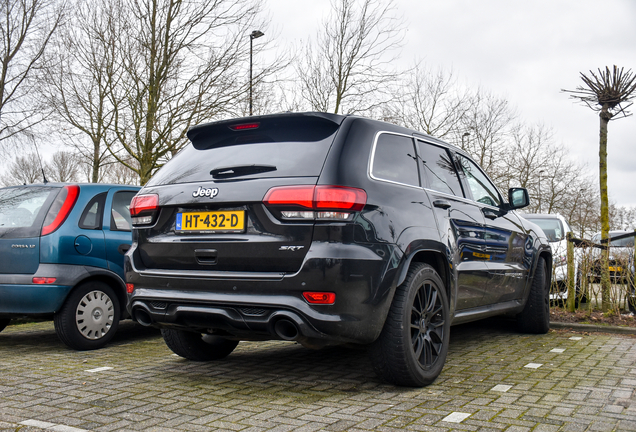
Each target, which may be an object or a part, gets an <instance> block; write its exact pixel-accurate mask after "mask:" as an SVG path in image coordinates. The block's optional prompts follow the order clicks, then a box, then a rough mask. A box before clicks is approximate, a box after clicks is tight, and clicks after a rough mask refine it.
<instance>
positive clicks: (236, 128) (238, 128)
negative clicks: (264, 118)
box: [229, 122, 261, 131]
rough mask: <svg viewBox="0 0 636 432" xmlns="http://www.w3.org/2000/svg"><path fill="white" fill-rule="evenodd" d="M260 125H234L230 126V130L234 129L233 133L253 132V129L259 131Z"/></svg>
mask: <svg viewBox="0 0 636 432" xmlns="http://www.w3.org/2000/svg"><path fill="white" fill-rule="evenodd" d="M260 125H261V124H260V123H256V122H255V123H242V124H237V125H232V126H229V128H230V129H232V130H233V131H242V130H251V129H258V127H259V126H260Z"/></svg>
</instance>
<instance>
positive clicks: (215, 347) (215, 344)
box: [161, 329, 238, 361]
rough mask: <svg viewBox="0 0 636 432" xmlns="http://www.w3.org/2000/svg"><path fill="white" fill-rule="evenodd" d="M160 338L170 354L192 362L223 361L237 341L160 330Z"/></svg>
mask: <svg viewBox="0 0 636 432" xmlns="http://www.w3.org/2000/svg"><path fill="white" fill-rule="evenodd" d="M161 336H163V340H164V341H165V342H166V345H168V348H170V349H171V350H172V352H174V353H175V354H177V355H179V356H181V357H184V358H187V359H188V360H194V361H208V360H220V359H223V358H225V357H227V356H229V355H230V354H231V353H232V351H234V348H236V346H237V345H238V341H234V340H228V339H224V338H222V337H219V336H212V335H204V334H201V333H193V332H189V331H184V330H172V329H162V330H161Z"/></svg>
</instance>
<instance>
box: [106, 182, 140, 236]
mask: <svg viewBox="0 0 636 432" xmlns="http://www.w3.org/2000/svg"><path fill="white" fill-rule="evenodd" d="M136 194H137V193H136V192H133V191H120V192H115V195H114V196H113V208H112V209H111V211H110V229H111V231H130V230H131V226H132V221H131V219H130V210H129V209H130V201H131V200H132V199H133V197H134V196H135V195H136Z"/></svg>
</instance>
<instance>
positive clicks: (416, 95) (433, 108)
mask: <svg viewBox="0 0 636 432" xmlns="http://www.w3.org/2000/svg"><path fill="white" fill-rule="evenodd" d="M400 88H401V89H402V90H401V91H400V92H397V94H396V96H395V97H394V99H393V100H392V101H391V102H390V103H389V104H388V106H389V108H388V109H386V110H385V111H384V114H383V115H382V117H383V118H384V119H386V120H388V121H393V122H396V123H399V124H402V125H404V126H406V127H408V128H411V129H416V130H418V131H421V132H424V133H426V134H429V135H431V136H434V137H437V138H446V139H449V138H451V139H454V138H455V137H456V136H458V135H459V134H460V131H461V132H464V131H463V130H462V128H461V126H462V120H463V119H464V117H465V116H466V115H467V114H468V112H469V110H470V108H471V105H472V103H473V99H472V98H471V96H470V95H469V94H468V92H467V91H466V90H464V89H462V88H461V87H460V86H459V85H458V84H457V81H456V80H455V78H454V76H453V73H452V72H446V71H444V70H443V69H438V70H437V71H433V70H431V69H428V68H426V67H424V66H423V65H422V64H421V63H418V64H416V65H415V67H414V68H413V69H412V70H411V71H410V73H408V75H407V78H406V80H405V82H404V83H403V84H401V85H400Z"/></svg>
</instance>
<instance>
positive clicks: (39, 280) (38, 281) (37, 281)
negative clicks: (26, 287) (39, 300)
mask: <svg viewBox="0 0 636 432" xmlns="http://www.w3.org/2000/svg"><path fill="white" fill-rule="evenodd" d="M55 281H56V278H54V277H34V278H33V283H34V284H38V285H46V284H52V283H55Z"/></svg>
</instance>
